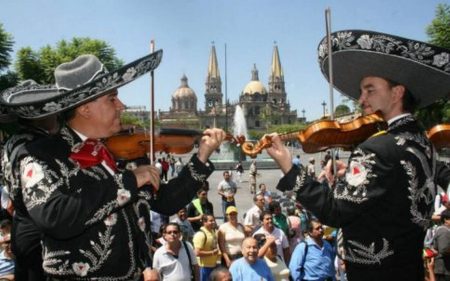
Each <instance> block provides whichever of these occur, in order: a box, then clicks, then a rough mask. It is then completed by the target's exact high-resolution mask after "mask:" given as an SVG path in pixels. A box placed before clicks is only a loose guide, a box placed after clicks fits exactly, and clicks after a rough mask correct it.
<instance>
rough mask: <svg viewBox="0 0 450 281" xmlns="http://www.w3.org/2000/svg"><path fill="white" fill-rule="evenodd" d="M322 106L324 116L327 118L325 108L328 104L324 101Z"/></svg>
mask: <svg viewBox="0 0 450 281" xmlns="http://www.w3.org/2000/svg"><path fill="white" fill-rule="evenodd" d="M321 104H322V106H323V116H325V106H326V105H327V103H326V102H325V101H323V102H322V103H321Z"/></svg>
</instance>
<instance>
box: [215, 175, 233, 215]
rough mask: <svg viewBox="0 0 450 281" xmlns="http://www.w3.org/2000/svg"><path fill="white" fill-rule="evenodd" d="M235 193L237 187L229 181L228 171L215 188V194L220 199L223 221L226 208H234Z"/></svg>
mask: <svg viewBox="0 0 450 281" xmlns="http://www.w3.org/2000/svg"><path fill="white" fill-rule="evenodd" d="M236 192H237V185H236V183H235V182H234V181H233V180H232V179H231V174H230V172H229V171H224V172H223V180H222V181H221V182H220V183H219V185H218V186H217V193H219V195H220V196H221V198H222V214H223V217H224V221H226V213H225V212H226V210H227V208H228V206H236V202H235V200H234V196H235V194H236Z"/></svg>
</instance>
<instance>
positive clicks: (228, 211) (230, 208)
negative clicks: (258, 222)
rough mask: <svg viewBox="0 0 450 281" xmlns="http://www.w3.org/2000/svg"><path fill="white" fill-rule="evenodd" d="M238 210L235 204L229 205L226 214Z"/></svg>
mask: <svg viewBox="0 0 450 281" xmlns="http://www.w3.org/2000/svg"><path fill="white" fill-rule="evenodd" d="M237 212H238V210H237V208H236V207H235V206H229V207H228V208H227V210H226V212H225V213H226V214H227V215H229V214H231V213H237Z"/></svg>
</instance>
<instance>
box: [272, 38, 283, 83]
mask: <svg viewBox="0 0 450 281" xmlns="http://www.w3.org/2000/svg"><path fill="white" fill-rule="evenodd" d="M274 43H275V45H274V46H273V54H272V71H271V77H272V78H275V77H278V78H280V79H281V80H283V78H284V74H283V68H282V67H281V61H280V54H279V53H278V46H277V45H276V43H277V42H274Z"/></svg>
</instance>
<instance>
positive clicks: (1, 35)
mask: <svg viewBox="0 0 450 281" xmlns="http://www.w3.org/2000/svg"><path fill="white" fill-rule="evenodd" d="M13 45H14V41H13V37H12V35H11V34H9V33H7V32H6V31H5V29H4V28H3V24H1V23H0V72H1V71H3V70H5V69H6V68H7V67H8V66H9V65H10V63H11V55H10V53H11V52H12V50H13Z"/></svg>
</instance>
